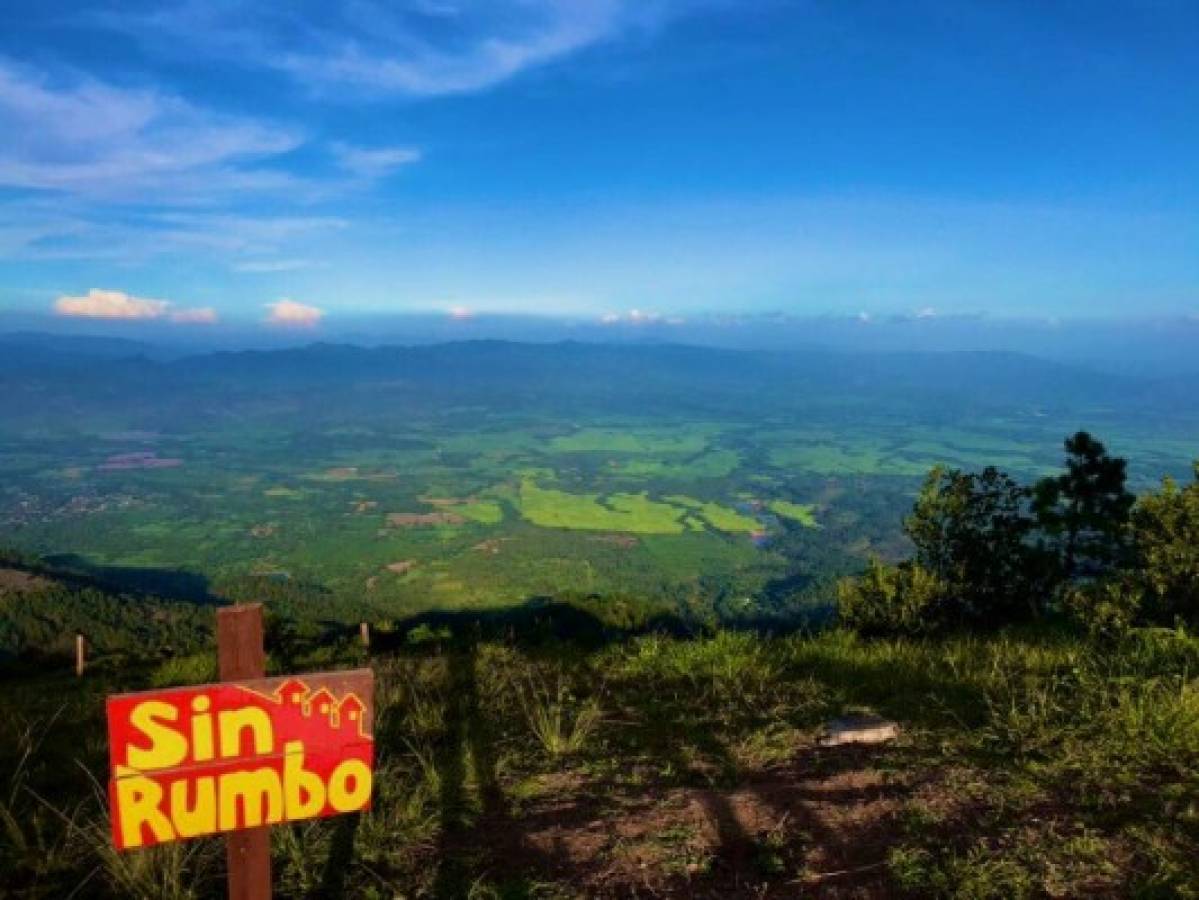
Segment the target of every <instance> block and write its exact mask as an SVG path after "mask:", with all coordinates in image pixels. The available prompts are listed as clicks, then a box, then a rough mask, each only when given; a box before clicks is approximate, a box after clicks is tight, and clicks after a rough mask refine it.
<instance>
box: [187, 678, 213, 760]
mask: <svg viewBox="0 0 1199 900" xmlns="http://www.w3.org/2000/svg"><path fill="white" fill-rule="evenodd" d="M210 706H212V701H211V700H209V699H208V698H207V697H205V696H204V695H203V694H201V695H200V696H199V697H196V698H194V699H193V700H192V712H193V713H195V715H193V716H192V759H194V760H195V761H196V762H207V761H208V760H210V759H212V758H213V757H214V756H215V755H216V754H215V753H213V750H212V714H211V713H210V712H209V711H208V708H209V707H210Z"/></svg>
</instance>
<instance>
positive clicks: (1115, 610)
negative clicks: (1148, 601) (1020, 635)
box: [1063, 572, 1145, 638]
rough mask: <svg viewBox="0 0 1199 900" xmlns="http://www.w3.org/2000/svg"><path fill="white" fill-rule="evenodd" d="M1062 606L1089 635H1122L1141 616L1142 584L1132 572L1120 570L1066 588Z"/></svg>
mask: <svg viewBox="0 0 1199 900" xmlns="http://www.w3.org/2000/svg"><path fill="white" fill-rule="evenodd" d="M1063 605H1064V607H1065V609H1066V612H1067V613H1068V614H1069V615H1070V617H1071V618H1072V619H1074V621H1076V622H1077V623H1078V624H1079V625H1081V626H1082V627H1083V628H1085V629H1086V630H1087V631H1088V632H1089V633H1090V634H1091V635H1092V636H1094V637H1104V638H1115V637H1122V636H1124V635H1126V634H1128V632H1129V631H1131V630H1132V628H1133V626H1135V625H1136V624H1138V623H1139V622H1140V621H1141V619H1142V617H1143V613H1144V608H1145V586H1144V584H1143V583H1141V581H1140V579H1138V578H1137V577H1136V576H1135V575H1133V574H1131V573H1127V572H1122V573H1120V574H1118V575H1111V576H1108V577H1107V578H1100V579H1098V580H1096V581H1091V582H1088V583H1085V584H1077V585H1073V586H1071V587H1069V588H1067V590H1066V594H1065V597H1064V598H1063Z"/></svg>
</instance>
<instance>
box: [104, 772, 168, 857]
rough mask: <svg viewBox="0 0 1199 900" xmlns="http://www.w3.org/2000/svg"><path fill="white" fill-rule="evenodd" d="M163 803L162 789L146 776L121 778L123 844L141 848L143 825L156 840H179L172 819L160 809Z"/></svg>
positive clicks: (118, 805)
mask: <svg viewBox="0 0 1199 900" xmlns="http://www.w3.org/2000/svg"><path fill="white" fill-rule="evenodd" d="M161 803H162V788H161V787H159V786H158V785H157V784H156V783H155V782H154V781H151V780H150V779H149V778H146V777H145V776H144V775H127V776H126V777H124V778H117V809H118V810H120V817H121V845H122V846H123V847H140V846H142V844H143V843H145V842H144V841H143V840H142V827H143V826H145V827H147V828H149V829H150V833H151V834H152V835H154V840H155V841H158V842H162V841H173V840H174V839H175V829H174V828H172V827H171V820H170V819H168V818H167V817H166V815H165V814H164V813H163V811H162V810H161V809H160V808H159V806H160V804H161Z"/></svg>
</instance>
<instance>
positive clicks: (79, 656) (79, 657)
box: [75, 634, 84, 678]
mask: <svg viewBox="0 0 1199 900" xmlns="http://www.w3.org/2000/svg"><path fill="white" fill-rule="evenodd" d="M83 657H84V652H83V635H81V634H77V635H75V677H76V678H82V677H83V663H84V658H83Z"/></svg>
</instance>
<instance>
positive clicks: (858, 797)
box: [475, 748, 917, 900]
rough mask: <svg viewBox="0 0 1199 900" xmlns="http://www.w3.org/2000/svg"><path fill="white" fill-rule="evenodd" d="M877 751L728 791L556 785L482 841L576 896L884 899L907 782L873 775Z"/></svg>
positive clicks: (813, 753) (777, 773) (839, 756)
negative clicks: (565, 886) (889, 854)
mask: <svg viewBox="0 0 1199 900" xmlns="http://www.w3.org/2000/svg"><path fill="white" fill-rule="evenodd" d="M885 752H886V751H881V750H877V749H875V750H873V751H868V750H862V749H860V748H835V749H828V750H824V749H812V750H809V751H805V752H804V753H802V754H801V755H800V756H799V757H797V758H796V759H795V760H793V761H792V762H790V763H787V764H786V765H784V766H780V767H778V768H776V769H770V770H767V771H762V772H758V773H753V774H750V775H748V776H747V777H746V778H744V779H743V780H742V781H741V783H740V784H738V785H737V786H735V787H729V788H718V787H679V788H674V789H666V790H654V789H646V788H645V787H644V786H642V787H641V788H640V789H634V788H631V787H629V786H627V785H625V786H617V785H613V784H607V783H595V782H591V781H589V780H588V779H586V778H585V777H583V776H570V777H567V776H561V777H557V778H556V779H555V781H554V783H553V784H546V785H542V784H538V785H537V790H536V791H535V793H536V797H535V798H534V799H531V800H529V801H526V803H527V805H525V806H524V808H523V810H522V815H521V816H520V818H519V819H518V820H515V821H509V822H507V823H498V822H497V823H490V824H489V823H480V826H481V830H480V833H481V834H487V835H489V837H490V836H494V837H490V840H488V841H487V843H488V844H489V847H488V855H489V856H490V855H491V854H493V853H494V858H495V860H496V862H495V864H496V866H497V867H498V868H499V869H500V870H506V871H508V872H510V873H511V874H512V875H513V876H515V877H519V875H520V874H521V873H523V874H524V875H526V876H527V875H528V873H530V872H536V873H538V876H539V877H548V878H550V879H554V880H557V881H560V882H561V883H563V884H569V885H570V886H571V888H572V889H573V890H575V891H577V892H578V894H579V896H585V897H594V898H617V897H636V896H645V897H680V898H682V897H687V898H712V900H716V898H751V897H752V898H758V897H779V898H781V897H822V898H850V897H853V898H884V897H892V896H895V889H894V885H893V884H892V883H891V882H890V880H889V878H888V873H887V868H886V858H887V850H888V848H889V847H890V846H891V845H892V844H893V843H894V841H895V839H896V835H897V833H898V828H899V823H898V817H899V814H900V812H901V810H902V809H903V807H904V805H905V803H906V802H907V799H908V798H909V796H910V795H911V794H912V792H913V791H914V790H915V789H916V787H917V785H916V784H915V783H914V781H913V780H912V779H911V778H910V777H909V776H896V775H890V774H886V773H884V772H883V771H882V770H881V769H879V768H875V767H874V766H875V764H876V763H877V761H878V760H879V759H880V758H881V757H882V756H883V755H884V754H885ZM492 825H494V826H495V827H494V828H493V827H491V826H492ZM480 833H476V835H475V838H476V839H477V838H478V837H479V835H480Z"/></svg>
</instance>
